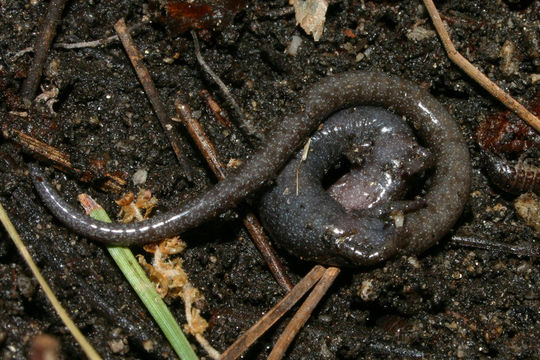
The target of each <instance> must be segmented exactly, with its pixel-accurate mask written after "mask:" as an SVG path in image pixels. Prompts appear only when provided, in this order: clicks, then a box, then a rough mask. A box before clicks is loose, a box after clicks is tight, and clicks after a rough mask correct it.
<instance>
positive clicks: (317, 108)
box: [29, 72, 471, 265]
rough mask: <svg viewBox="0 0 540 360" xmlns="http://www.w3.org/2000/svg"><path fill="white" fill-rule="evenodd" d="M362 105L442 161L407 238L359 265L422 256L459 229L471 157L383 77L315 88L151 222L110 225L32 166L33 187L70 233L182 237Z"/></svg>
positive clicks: (456, 137)
mask: <svg viewBox="0 0 540 360" xmlns="http://www.w3.org/2000/svg"><path fill="white" fill-rule="evenodd" d="M358 105H373V106H379V107H383V108H386V109H388V110H390V111H392V112H394V113H395V114H396V115H398V116H402V117H406V118H407V119H408V122H409V124H410V125H411V127H412V128H413V129H415V131H416V134H417V135H418V137H419V138H420V140H421V142H422V144H425V146H426V147H427V148H428V149H429V151H430V152H431V153H432V154H433V156H434V157H435V158H436V159H437V161H436V164H435V166H434V174H433V176H432V178H431V180H430V181H431V185H430V186H429V189H428V191H427V193H426V195H425V197H424V199H425V202H426V205H425V207H424V208H422V209H419V210H416V211H414V212H411V213H409V214H407V216H406V219H405V225H404V229H403V233H404V234H407V236H406V237H404V238H403V239H402V240H400V239H399V237H398V239H396V240H393V241H390V242H384V244H387V245H388V246H387V248H384V249H381V251H380V254H379V253H377V254H375V253H372V254H370V255H369V256H368V259H367V260H366V261H364V262H362V261H360V262H359V263H358V264H357V265H363V264H369V263H374V262H376V261H381V260H384V259H386V258H387V257H389V256H391V255H393V254H395V253H396V252H397V251H398V250H399V249H406V251H408V252H411V253H419V252H421V251H424V250H426V249H427V248H429V247H431V246H432V245H433V244H435V243H436V242H437V241H438V240H439V239H440V238H441V237H442V236H443V235H444V234H445V233H446V232H448V231H449V230H450V228H451V227H452V226H453V225H454V223H455V222H456V220H457V219H458V217H459V216H460V214H461V211H462V210H463V208H464V205H465V203H466V201H467V198H468V194H469V189H470V181H471V168H470V159H469V152H468V149H467V146H466V144H465V141H464V139H463V136H462V135H461V133H460V131H459V128H458V126H457V124H456V122H455V121H454V120H453V119H452V117H451V116H450V115H449V114H448V112H447V111H446V109H445V108H444V106H443V105H442V104H440V103H439V102H438V101H437V100H435V99H434V98H433V97H432V96H431V95H430V94H429V93H428V92H427V91H425V90H424V89H422V88H420V87H418V86H416V85H414V84H413V83H411V82H409V81H406V80H404V79H401V78H399V77H396V76H391V75H386V74H383V73H379V72H346V73H342V74H338V75H332V76H327V77H325V78H323V79H321V80H320V81H319V82H317V83H315V84H313V85H312V86H310V87H309V88H308V89H307V90H306V91H305V92H304V94H303V96H301V97H300V98H299V101H298V106H297V107H296V110H295V111H291V113H290V114H288V115H286V116H285V117H284V119H283V120H282V121H281V122H280V123H279V124H278V126H277V127H276V128H275V129H274V130H273V131H271V132H270V134H269V136H268V137H267V139H268V140H267V141H266V142H265V145H264V146H263V147H262V148H261V149H260V150H259V151H257V152H256V153H255V154H254V155H253V156H252V157H251V158H250V159H248V160H247V161H246V162H245V163H244V165H243V166H242V167H241V168H239V169H238V170H237V171H236V172H235V173H232V174H231V175H230V176H228V177H227V178H226V179H225V180H223V181H221V182H219V183H217V184H216V185H215V186H214V187H212V188H211V189H209V190H207V191H206V192H204V193H202V194H201V195H199V196H197V197H194V198H193V199H191V200H189V201H186V202H185V203H184V204H182V205H181V206H180V207H179V208H178V209H175V210H172V211H169V212H166V213H163V214H160V215H157V216H155V217H153V218H152V219H150V220H146V221H143V222H139V223H130V224H107V223H102V222H99V221H96V220H93V219H91V218H89V217H87V216H85V215H84V214H83V213H82V212H80V211H78V210H76V209H74V208H73V207H72V206H71V205H70V204H68V203H67V202H66V201H65V200H63V199H62V197H61V196H60V195H59V194H58V193H57V192H56V190H55V189H54V188H53V187H52V186H51V185H50V184H49V183H48V182H47V180H46V179H45V177H44V175H43V173H42V172H41V169H40V167H39V165H37V164H35V163H32V164H30V165H29V167H30V172H31V177H32V180H33V182H34V185H35V188H36V190H37V192H38V193H39V195H40V197H41V198H42V200H43V202H44V204H45V205H46V206H47V207H48V208H49V210H50V211H51V212H52V213H53V214H54V215H55V217H57V218H58V219H59V220H60V221H61V222H63V223H64V224H65V225H66V226H67V227H68V228H70V229H72V230H73V231H75V232H77V233H79V234H80V235H83V236H85V237H88V238H92V239H95V240H99V241H102V242H104V243H106V244H120V245H134V244H146V243H149V242H153V241H156V240H158V239H162V238H164V237H169V236H173V235H177V234H179V233H182V232H184V231H186V230H188V229H190V228H193V227H196V226H197V225H200V224H201V223H203V222H204V221H206V220H208V219H210V218H212V217H215V216H216V215H218V214H220V213H221V212H223V211H225V210H226V209H229V208H231V207H233V206H235V205H236V204H238V203H239V202H240V201H241V200H243V199H244V198H245V197H246V196H248V195H249V194H251V193H252V192H254V191H255V190H257V189H259V188H261V187H262V186H263V185H264V184H265V183H267V181H268V180H269V179H273V178H274V177H275V176H276V175H277V173H278V172H279V170H281V169H282V167H283V166H284V165H285V164H286V162H287V161H288V160H289V158H290V157H291V156H292V155H293V154H294V152H295V151H296V150H297V149H298V148H299V147H300V146H301V145H302V143H303V142H304V141H305V140H306V138H308V137H309V136H310V135H311V134H312V133H313V132H314V131H315V130H316V128H317V127H318V126H319V124H321V123H322V122H323V121H324V120H325V119H326V118H328V117H329V116H330V115H332V114H333V113H335V112H337V111H339V110H341V109H345V108H349V107H353V106H358Z"/></svg>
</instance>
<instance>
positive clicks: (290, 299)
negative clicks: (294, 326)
mask: <svg viewBox="0 0 540 360" xmlns="http://www.w3.org/2000/svg"><path fill="white" fill-rule="evenodd" d="M325 270H326V269H325V268H324V267H322V266H320V265H316V266H315V267H313V269H312V270H311V271H310V272H309V273H308V274H307V275H306V276H305V277H304V278H303V279H302V280H300V282H299V283H298V284H296V286H295V287H294V288H293V289H292V290H291V291H290V292H289V293H288V294H287V295H286V296H285V297H284V298H283V299H281V301H280V302H278V303H277V304H276V305H275V306H274V307H272V309H270V310H269V311H268V312H267V313H266V314H264V316H263V317H262V318H260V319H259V321H257V322H256V323H255V324H254V325H253V326H252V327H251V328H249V329H248V330H247V331H246V332H245V333H244V334H242V336H240V337H239V338H238V339H237V340H236V341H235V342H234V343H233V344H232V345H231V346H230V347H229V348H228V349H227V350H225V352H223V353H222V354H221V358H220V359H221V360H232V359H236V358H238V357H239V356H240V355H242V354H243V353H244V351H246V350H247V348H249V346H251V344H253V343H254V342H255V341H256V340H257V339H258V338H259V337H260V336H261V335H262V334H264V333H265V332H266V330H268V329H269V328H270V327H271V326H272V325H273V324H274V323H275V322H276V321H278V320H279V319H280V318H281V317H282V316H283V315H284V314H285V313H286V312H287V311H289V309H290V308H292V307H293V306H294V304H296V303H297V302H298V301H299V300H300V299H301V298H302V296H304V294H305V293H306V292H308V291H309V289H311V287H312V286H313V285H315V283H316V282H317V281H319V279H320V278H321V277H322V276H323V273H324V272H325Z"/></svg>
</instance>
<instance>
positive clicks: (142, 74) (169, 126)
mask: <svg viewBox="0 0 540 360" xmlns="http://www.w3.org/2000/svg"><path fill="white" fill-rule="evenodd" d="M114 30H115V31H116V33H117V34H118V37H119V38H120V41H121V42H122V45H123V46H124V49H125V50H126V53H127V55H128V57H129V60H130V61H131V64H132V65H133V68H134V69H135V72H136V73H137V77H138V78H139V81H140V82H141V85H142V87H143V89H144V92H145V93H146V96H147V97H148V100H150V103H151V104H152V108H153V109H154V112H155V113H156V116H157V118H158V119H159V122H160V123H161V126H162V127H163V130H164V131H165V134H167V137H168V138H169V142H170V143H171V146H172V148H173V150H174V153H175V154H176V157H177V159H178V161H179V163H180V166H182V170H183V171H184V173H185V174H190V173H191V167H190V166H188V165H189V164H190V163H191V160H190V159H189V158H187V157H186V156H185V155H184V154H183V152H182V151H181V149H180V141H179V139H178V135H177V133H176V132H175V131H174V122H173V121H172V120H171V118H170V117H169V115H168V114H167V109H166V108H165V105H163V102H161V100H160V98H159V94H158V91H157V89H156V86H155V85H154V82H153V81H152V77H151V76H150V73H149V72H148V69H147V68H146V66H145V65H144V63H143V61H142V59H143V56H142V55H141V54H140V53H139V51H138V50H137V47H136V46H135V43H134V42H133V39H132V38H131V36H130V35H129V31H128V28H127V26H126V23H125V21H124V19H120V20H118V21H117V22H116V24H114Z"/></svg>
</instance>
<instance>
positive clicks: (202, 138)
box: [175, 100, 293, 291]
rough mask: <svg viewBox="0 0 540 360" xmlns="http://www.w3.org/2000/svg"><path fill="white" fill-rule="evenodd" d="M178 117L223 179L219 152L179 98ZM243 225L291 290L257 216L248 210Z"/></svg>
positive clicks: (278, 280) (217, 174)
mask: <svg viewBox="0 0 540 360" xmlns="http://www.w3.org/2000/svg"><path fill="white" fill-rule="evenodd" d="M175 107H176V111H177V113H178V117H179V118H180V119H181V120H182V122H183V123H184V125H185V126H186V128H187V130H188V133H189V135H190V136H191V138H192V139H193V141H195V144H196V145H197V147H198V148H199V151H200V152H201V153H202V155H203V156H204V158H205V159H206V162H207V163H208V165H209V166H210V168H211V169H212V171H213V172H214V174H215V175H216V177H217V178H218V179H219V180H223V179H224V178H225V177H226V176H227V171H226V170H225V167H224V166H223V164H222V163H221V161H220V160H219V154H218V152H217V150H216V148H215V147H214V145H213V144H212V142H211V141H210V138H209V137H208V135H207V134H206V132H205V131H204V129H203V127H202V126H201V124H200V123H199V122H198V121H197V120H196V119H194V118H193V117H192V116H191V111H190V109H189V106H188V105H187V104H183V103H181V102H180V101H179V100H177V101H176V103H175ZM243 223H244V226H245V227H246V228H247V230H248V231H249V234H250V235H251V238H252V240H253V242H254V243H255V246H257V248H258V249H259V252H260V253H261V255H262V256H263V258H264V260H265V261H266V263H267V264H268V267H269V268H270V271H271V272H272V274H273V275H274V277H275V278H276V281H277V282H278V284H279V285H280V286H281V287H283V288H284V289H285V291H291V289H292V287H293V285H292V282H291V280H290V279H289V277H288V276H287V274H286V272H285V269H284V268H283V265H282V264H281V261H279V258H278V257H277V255H276V254H275V252H274V249H273V248H272V246H271V245H270V240H269V239H268V237H267V236H266V235H265V233H264V230H263V228H262V225H261V224H260V222H259V220H258V219H257V217H256V216H255V215H254V214H253V213H251V212H249V213H248V214H247V215H246V216H245V217H244V219H243Z"/></svg>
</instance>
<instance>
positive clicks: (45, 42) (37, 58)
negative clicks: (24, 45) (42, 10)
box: [21, 0, 66, 102]
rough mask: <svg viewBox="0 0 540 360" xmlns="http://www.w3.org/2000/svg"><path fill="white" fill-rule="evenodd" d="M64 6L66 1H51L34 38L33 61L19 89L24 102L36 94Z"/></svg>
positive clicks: (30, 99)
mask: <svg viewBox="0 0 540 360" xmlns="http://www.w3.org/2000/svg"><path fill="white" fill-rule="evenodd" d="M65 5H66V0H51V2H50V3H49V9H48V11H47V15H46V16H45V20H44V22H43V24H42V25H41V29H40V30H39V35H38V37H37V38H36V42H35V45H34V50H35V51H34V60H33V61H32V64H31V65H30V68H29V69H28V75H27V76H26V79H25V80H24V83H23V85H22V89H21V96H22V98H23V99H24V100H26V101H29V102H30V101H32V100H33V99H34V96H35V94H36V91H37V88H38V86H39V83H40V80H41V74H42V73H43V66H44V65H45V60H46V59H47V54H48V53H49V48H50V46H51V43H52V41H53V38H54V35H55V34H56V26H57V24H58V21H59V20H60V17H61V16H62V11H63V10H64V6H65Z"/></svg>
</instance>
